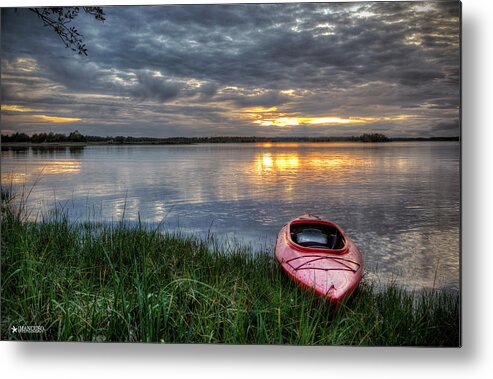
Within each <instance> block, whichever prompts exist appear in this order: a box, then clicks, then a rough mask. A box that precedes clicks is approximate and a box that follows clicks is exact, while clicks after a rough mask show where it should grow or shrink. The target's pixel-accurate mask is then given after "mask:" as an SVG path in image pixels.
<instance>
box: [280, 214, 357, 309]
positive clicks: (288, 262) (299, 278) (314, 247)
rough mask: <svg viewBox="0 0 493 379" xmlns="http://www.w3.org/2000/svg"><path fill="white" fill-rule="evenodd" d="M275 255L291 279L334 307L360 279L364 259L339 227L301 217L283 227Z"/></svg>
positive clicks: (330, 223) (308, 216)
mask: <svg viewBox="0 0 493 379" xmlns="http://www.w3.org/2000/svg"><path fill="white" fill-rule="evenodd" d="M333 235H334V236H335V237H333ZM330 237H333V238H332V239H333V240H332V241H331V240H330ZM310 240H311V242H310ZM275 255H276V259H277V260H278V261H279V263H280V265H281V267H282V269H283V270H284V272H285V273H286V274H287V275H288V276H289V277H290V279H292V280H293V281H294V282H295V283H297V284H298V285H299V286H300V287H302V288H305V289H308V290H310V291H312V292H314V293H315V294H316V295H317V296H320V297H323V298H326V299H327V300H329V301H330V302H331V303H333V304H335V305H337V306H338V305H340V304H341V302H342V301H343V300H344V299H345V298H347V297H349V296H350V295H351V294H352V293H353V292H354V290H355V289H356V288H357V286H358V284H359V282H360V280H361V277H362V275H363V257H362V256H361V253H360V252H359V250H358V248H357V247H356V245H355V244H354V243H353V241H352V240H351V239H350V238H349V237H348V236H347V235H346V233H344V231H343V230H342V229H341V228H340V227H339V226H338V225H336V224H335V223H332V222H329V221H324V220H320V219H319V218H318V217H316V216H311V215H303V216H301V217H299V218H297V219H295V220H293V221H291V222H289V223H288V224H286V225H285V226H284V227H283V228H282V229H281V231H280V232H279V235H278V237H277V242H276V248H275Z"/></svg>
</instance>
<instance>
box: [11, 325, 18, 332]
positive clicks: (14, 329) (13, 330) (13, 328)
mask: <svg viewBox="0 0 493 379" xmlns="http://www.w3.org/2000/svg"><path fill="white" fill-rule="evenodd" d="M12 333H17V328H16V327H15V326H14V325H12Z"/></svg>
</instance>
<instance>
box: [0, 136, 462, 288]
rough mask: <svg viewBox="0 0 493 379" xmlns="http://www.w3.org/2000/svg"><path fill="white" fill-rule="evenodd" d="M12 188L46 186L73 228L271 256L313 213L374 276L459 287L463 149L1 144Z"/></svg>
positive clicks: (42, 202) (40, 189) (37, 204)
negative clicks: (176, 237) (339, 231)
mask: <svg viewBox="0 0 493 379" xmlns="http://www.w3.org/2000/svg"><path fill="white" fill-rule="evenodd" d="M1 158H2V162H1V163H2V165H1V168H2V185H4V186H5V185H6V186H9V185H11V184H12V186H13V187H14V190H17V191H19V190H20V188H21V187H22V186H25V187H26V189H27V190H29V189H30V187H31V186H32V184H33V183H35V182H36V185H35V187H34V189H33V191H32V192H31V194H30V197H29V206H30V207H31V209H33V210H34V212H33V215H35V214H36V212H38V211H43V212H46V211H47V210H49V209H51V208H53V206H54V202H55V201H56V203H57V204H59V205H61V206H63V207H65V208H66V210H67V212H68V213H69V216H70V218H71V219H72V220H78V221H85V220H93V221H118V220H120V219H121V218H122V217H124V219H125V220H127V221H129V222H133V221H137V220H138V219H139V217H140V220H141V221H142V222H145V223H148V224H150V225H151V226H152V225H153V224H157V223H159V222H163V223H164V226H165V227H167V228H171V229H177V228H178V229H180V230H181V231H184V232H190V233H195V234H198V235H201V236H203V235H206V234H207V233H208V232H209V231H211V232H212V233H215V234H216V235H217V236H218V237H219V238H220V239H222V240H223V241H230V242H231V241H237V242H239V243H243V244H250V245H251V246H252V248H253V249H254V250H257V251H260V250H263V251H265V250H267V251H270V252H272V249H273V246H274V243H275V239H276V236H277V233H278V232H279V230H280V228H281V227H282V226H283V225H284V224H285V223H286V222H288V221H290V220H291V219H293V218H296V217H297V216H299V215H301V214H303V213H314V214H317V215H319V216H321V217H322V218H324V219H328V220H332V221H334V222H336V223H337V224H339V225H340V226H341V227H342V228H343V229H344V230H345V231H346V233H347V234H348V235H349V236H350V237H351V238H352V239H353V241H354V242H355V243H356V245H357V246H358V247H359V249H360V251H361V252H362V254H363V257H364V259H365V265H366V268H368V269H369V270H368V273H367V275H368V276H369V277H370V278H371V279H374V280H380V281H382V282H384V283H386V282H387V281H388V280H391V279H392V280H395V281H396V282H397V283H398V284H400V285H404V286H406V287H408V288H416V289H421V288H423V287H433V286H435V287H441V288H446V289H458V287H459V264H460V262H459V256H460V254H459V238H460V145H459V143H458V142H402V143H400V142H393V143H383V144H361V143H260V144H199V145H176V146H87V147H83V148H80V147H76V148H69V147H58V148H15V149H14V148H2V155H1Z"/></svg>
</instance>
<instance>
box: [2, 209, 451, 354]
mask: <svg viewBox="0 0 493 379" xmlns="http://www.w3.org/2000/svg"><path fill="white" fill-rule="evenodd" d="M1 227H2V229H1V231H2V240H1V242H2V256H1V274H2V275H1V284H2V292H1V301H2V308H1V312H2V313H1V316H2V317H1V333H2V335H1V337H2V339H3V340H43V341H106V342H110V341H111V342H133V341H141V342H165V343H226V344H294V345H367V346H375V345H378V346H459V345H460V302H459V297H458V295H455V294H446V293H440V292H422V293H409V292H406V291H404V290H402V289H399V288H398V287H396V286H391V285H389V286H388V287H387V288H385V289H384V290H383V291H375V290H374V289H373V288H372V285H371V283H369V282H367V281H365V280H363V282H362V283H361V285H360V287H359V288H358V290H357V291H356V293H355V294H354V296H353V298H352V299H350V301H349V302H348V303H347V304H345V305H343V306H342V307H341V308H340V309H339V310H337V311H336V310H335V309H332V308H331V307H329V306H328V304H327V302H325V301H323V300H320V299H318V298H315V297H314V296H312V295H311V294H310V293H307V292H304V291H302V290H300V289H299V288H298V287H297V286H296V285H294V284H293V283H292V282H291V281H290V280H289V279H288V278H286V277H285V276H284V274H283V273H282V272H281V269H280V268H279V266H278V265H277V263H276V262H275V260H274V258H273V256H272V255H271V254H267V253H266V254H258V255H252V254H251V252H249V251H248V250H247V249H246V248H241V247H239V248H237V249H235V250H234V251H229V252H224V251H221V250H220V249H219V248H215V247H214V243H213V242H214V241H213V240H200V239H197V238H194V237H189V236H184V235H179V234H176V233H168V232H166V231H162V230H159V229H156V230H148V229H145V228H142V227H140V226H136V227H129V226H127V225H125V224H123V223H120V224H118V225H114V226H101V225H96V224H93V223H85V224H81V223H71V222H69V221H68V220H67V219H66V217H64V216H63V215H61V214H58V215H55V216H54V217H52V218H51V219H50V220H49V221H45V222H38V223H32V222H26V221H24V220H23V217H22V214H21V212H17V211H16V210H15V209H14V207H12V206H11V205H10V204H7V203H6V202H5V201H2V223H1ZM211 238H212V237H211ZM13 325H17V326H18V325H39V326H42V327H43V328H44V329H45V330H44V332H43V333H32V334H30V333H24V334H19V333H12V332H11V330H10V328H11V327H12V326H13Z"/></svg>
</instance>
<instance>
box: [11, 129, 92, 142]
mask: <svg viewBox="0 0 493 379" xmlns="http://www.w3.org/2000/svg"><path fill="white" fill-rule="evenodd" d="M2 142H31V143H54V142H55V143H56V142H87V137H86V136H83V135H82V134H80V133H79V131H77V130H76V131H74V132H72V133H70V134H69V135H68V136H67V135H65V134H61V133H53V132H50V133H36V134H33V135H32V136H30V137H29V136H28V135H27V134H26V133H14V134H12V135H4V134H2Z"/></svg>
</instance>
